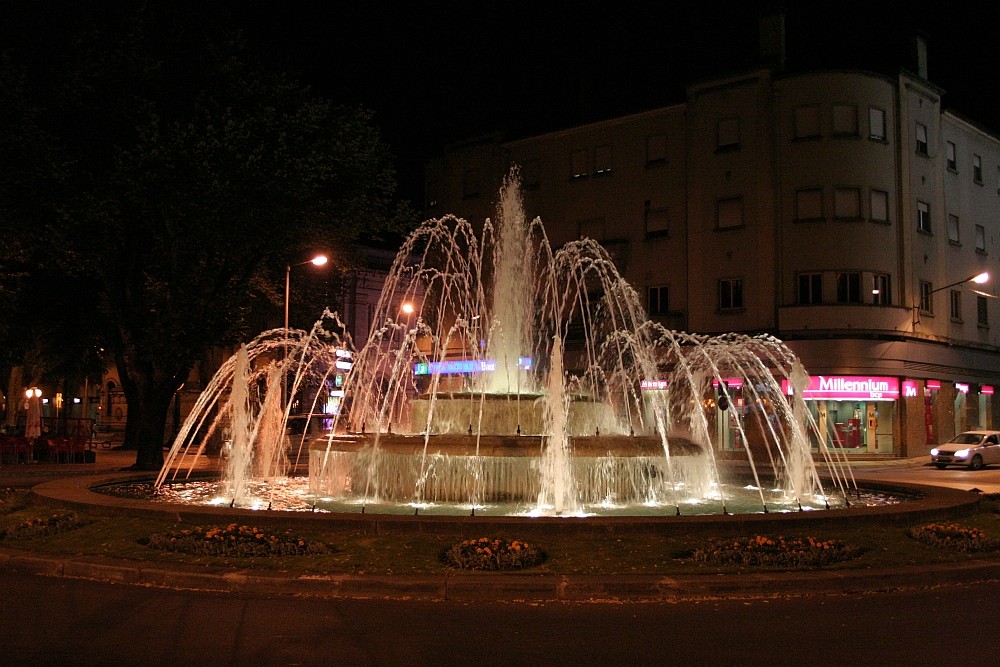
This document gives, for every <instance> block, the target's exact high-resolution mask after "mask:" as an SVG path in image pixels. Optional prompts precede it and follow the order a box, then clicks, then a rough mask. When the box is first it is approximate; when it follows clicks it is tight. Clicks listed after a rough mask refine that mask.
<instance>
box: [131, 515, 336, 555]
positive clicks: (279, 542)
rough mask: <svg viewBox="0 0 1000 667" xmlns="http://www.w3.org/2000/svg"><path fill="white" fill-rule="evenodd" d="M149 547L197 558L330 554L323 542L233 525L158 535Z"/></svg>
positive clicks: (147, 544)
mask: <svg viewBox="0 0 1000 667" xmlns="http://www.w3.org/2000/svg"><path fill="white" fill-rule="evenodd" d="M144 543H145V545H146V546H148V547H151V548H153V549H161V550H163V551H177V552H180V553H185V554H190V555H195V556H236V557H240V558H251V557H254V556H309V555H313V554H326V553H330V548H329V547H328V546H327V545H326V544H324V543H323V542H310V541H308V540H306V539H304V538H301V537H295V536H293V535H291V532H290V531H285V533H283V534H282V535H274V534H269V533H267V532H266V531H264V530H262V529H260V528H256V527H252V526H241V525H238V524H235V523H231V524H229V525H228V526H195V527H194V528H185V529H181V530H170V531H167V532H165V533H155V534H153V535H150V536H149V538H148V539H147V540H145V542H144Z"/></svg>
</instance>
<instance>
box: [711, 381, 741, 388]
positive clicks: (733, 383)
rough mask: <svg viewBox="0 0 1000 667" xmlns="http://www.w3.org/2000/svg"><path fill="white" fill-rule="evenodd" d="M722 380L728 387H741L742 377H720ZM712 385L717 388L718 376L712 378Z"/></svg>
mask: <svg viewBox="0 0 1000 667" xmlns="http://www.w3.org/2000/svg"><path fill="white" fill-rule="evenodd" d="M722 381H723V382H725V383H726V386H727V387H729V388H730V389H742V388H743V378H722ZM712 386H713V387H716V388H718V386H719V378H715V379H713V380H712Z"/></svg>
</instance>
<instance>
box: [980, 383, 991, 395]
mask: <svg viewBox="0 0 1000 667" xmlns="http://www.w3.org/2000/svg"><path fill="white" fill-rule="evenodd" d="M979 393H980V394H984V395H986V396H989V395H992V394H993V385H991V384H981V385H979Z"/></svg>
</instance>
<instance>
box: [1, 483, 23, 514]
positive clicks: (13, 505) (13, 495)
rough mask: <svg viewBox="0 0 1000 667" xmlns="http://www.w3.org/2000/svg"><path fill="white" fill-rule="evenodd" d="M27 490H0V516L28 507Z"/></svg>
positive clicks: (9, 488) (8, 488)
mask: <svg viewBox="0 0 1000 667" xmlns="http://www.w3.org/2000/svg"><path fill="white" fill-rule="evenodd" d="M29 494H30V492H29V490H28V489H12V488H11V487H9V486H8V487H5V488H3V489H0V514H10V513H11V512H16V511H17V510H20V509H24V508H25V507H27V506H28V498H29Z"/></svg>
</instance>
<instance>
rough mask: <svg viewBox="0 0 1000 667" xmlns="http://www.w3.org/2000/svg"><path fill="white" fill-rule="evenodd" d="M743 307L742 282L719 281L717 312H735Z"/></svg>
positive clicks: (733, 279) (737, 280)
mask: <svg viewBox="0 0 1000 667" xmlns="http://www.w3.org/2000/svg"><path fill="white" fill-rule="evenodd" d="M742 307H743V280H742V279H740V278H724V279H722V280H720V281H719V310H736V309H739V308H742Z"/></svg>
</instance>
